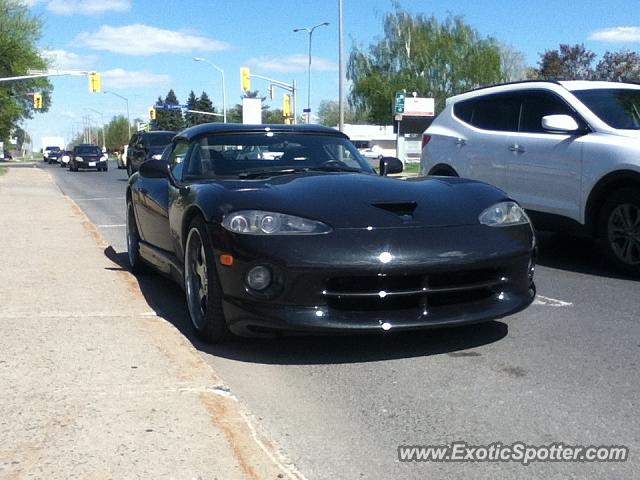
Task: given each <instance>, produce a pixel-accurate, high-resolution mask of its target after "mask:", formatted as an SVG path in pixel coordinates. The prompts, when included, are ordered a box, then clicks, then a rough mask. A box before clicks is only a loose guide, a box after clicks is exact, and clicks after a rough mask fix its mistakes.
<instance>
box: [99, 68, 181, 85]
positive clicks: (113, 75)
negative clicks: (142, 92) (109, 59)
mask: <svg viewBox="0 0 640 480" xmlns="http://www.w3.org/2000/svg"><path fill="white" fill-rule="evenodd" d="M171 81H172V79H171V77H170V76H169V75H165V74H158V73H151V72H130V71H127V70H123V69H122V68H115V69H113V70H107V71H105V72H102V88H103V89H105V90H108V89H109V88H140V87H150V86H156V85H168V84H170V83H171Z"/></svg>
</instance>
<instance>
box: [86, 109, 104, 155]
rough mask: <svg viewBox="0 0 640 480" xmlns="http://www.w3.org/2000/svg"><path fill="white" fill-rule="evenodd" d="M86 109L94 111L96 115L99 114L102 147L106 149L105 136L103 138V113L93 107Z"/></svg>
mask: <svg viewBox="0 0 640 480" xmlns="http://www.w3.org/2000/svg"><path fill="white" fill-rule="evenodd" d="M87 110H91V111H92V112H95V113H97V114H98V115H100V121H101V122H102V149H103V150H106V149H107V145H106V141H105V138H104V115H103V114H102V112H99V111H98V110H94V109H93V108H87Z"/></svg>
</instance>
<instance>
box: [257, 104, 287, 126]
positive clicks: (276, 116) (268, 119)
mask: <svg viewBox="0 0 640 480" xmlns="http://www.w3.org/2000/svg"><path fill="white" fill-rule="evenodd" d="M262 121H263V122H264V123H269V124H274V125H278V124H281V123H284V113H283V112H282V110H281V109H280V108H274V109H273V110H272V109H270V108H268V109H266V110H263V112H262Z"/></svg>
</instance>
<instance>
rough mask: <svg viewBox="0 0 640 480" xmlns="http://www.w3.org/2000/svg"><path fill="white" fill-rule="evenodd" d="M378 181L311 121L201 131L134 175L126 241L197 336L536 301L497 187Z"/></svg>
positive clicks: (439, 318) (323, 329)
mask: <svg viewBox="0 0 640 480" xmlns="http://www.w3.org/2000/svg"><path fill="white" fill-rule="evenodd" d="M401 171H402V163H401V162H400V160H398V159H397V158H393V157H383V158H382V159H381V160H380V171H379V173H376V171H374V170H373V169H372V168H371V167H370V166H369V163H368V162H367V160H366V159H364V158H363V157H362V156H361V155H360V154H359V153H358V151H357V150H356V149H355V147H354V146H353V144H352V143H351V142H350V141H349V139H348V137H347V136H346V135H344V134H342V133H340V132H338V131H337V130H334V129H330V128H325V127H321V126H312V125H304V126H295V125H294V126H290V125H254V126H251V125H229V124H227V125H224V124H222V125H221V124H205V125H199V126H196V127H192V128H189V129H187V130H185V131H183V132H181V133H180V134H178V135H177V136H176V137H175V138H174V139H173V141H172V144H171V145H170V146H169V147H168V148H167V149H166V151H165V153H164V155H163V158H162V159H160V160H157V161H149V162H145V163H143V164H142V165H141V167H140V171H139V172H138V173H136V174H134V175H133V176H132V177H131V178H130V179H129V185H128V189H127V193H126V198H127V215H126V224H127V246H128V255H129V262H130V264H131V267H132V270H133V271H134V272H136V271H139V270H140V269H143V268H146V267H149V266H151V267H152V268H153V269H155V270H157V271H159V272H161V273H164V274H165V275H168V276H170V277H172V278H173V279H175V280H176V281H177V282H178V283H179V284H180V285H181V286H182V287H183V288H184V289H185V292H186V297H187V305H188V308H189V314H190V317H191V320H192V323H193V325H194V327H195V330H196V331H197V332H198V334H199V335H200V336H201V337H203V338H204V339H205V340H207V341H210V342H216V341H221V340H223V339H224V338H225V337H226V336H227V335H228V334H229V333H230V332H231V333H235V334H239V335H263V336H271V335H274V334H276V333H279V332H287V331H292V332H301V333H302V332H307V333H332V332H333V333H336V332H352V333H360V332H362V333H364V332H370V333H371V332H373V333H375V332H384V331H390V330H391V331H396V330H409V329H419V328H430V327H441V326H449V325H459V324H464V323H473V322H483V321H488V320H491V319H495V318H500V317H503V316H506V315H510V314H513V313H515V312H518V311H520V310H522V309H524V308H526V307H527V306H528V305H529V304H530V303H531V302H532V301H533V299H534V296H535V285H534V283H533V272H534V265H535V251H536V247H535V237H534V233H533V230H532V228H531V225H530V223H529V219H528V218H527V216H526V215H525V214H524V212H523V211H522V209H521V208H520V207H519V206H518V205H517V204H516V203H515V202H514V201H513V200H512V199H510V198H509V197H508V196H507V195H506V194H505V193H504V192H502V191H501V190H498V189H496V188H494V187H492V186H490V185H487V184H485V183H480V182H476V181H471V180H464V179H460V178H444V177H442V178H438V177H424V178H411V179H403V178H399V177H388V176H386V174H388V173H399V172H401Z"/></svg>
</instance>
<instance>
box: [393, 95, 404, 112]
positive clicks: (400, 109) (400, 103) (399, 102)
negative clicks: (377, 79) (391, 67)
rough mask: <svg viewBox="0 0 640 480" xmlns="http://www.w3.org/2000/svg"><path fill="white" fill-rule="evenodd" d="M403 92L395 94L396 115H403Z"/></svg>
mask: <svg viewBox="0 0 640 480" xmlns="http://www.w3.org/2000/svg"><path fill="white" fill-rule="evenodd" d="M405 96H406V94H405V92H396V109H395V110H396V113H397V114H403V113H404V99H405Z"/></svg>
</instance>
